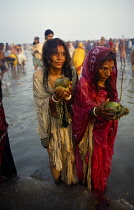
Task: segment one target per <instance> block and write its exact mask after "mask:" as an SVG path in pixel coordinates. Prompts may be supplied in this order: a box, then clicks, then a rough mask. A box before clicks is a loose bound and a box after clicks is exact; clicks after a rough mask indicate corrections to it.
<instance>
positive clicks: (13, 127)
mask: <svg viewBox="0 0 134 210" xmlns="http://www.w3.org/2000/svg"><path fill="white" fill-rule="evenodd" d="M26 56H27V58H28V61H27V65H26V66H25V70H24V71H23V72H22V71H17V72H16V75H12V74H11V72H10V71H9V73H8V74H6V75H5V78H4V80H5V82H6V83H7V86H4V87H3V97H4V98H3V103H4V108H5V113H6V118H7V122H8V123H9V126H10V127H9V138H10V144H11V149H12V153H13V156H14V160H15V163H16V167H17V170H18V174H19V176H21V177H32V178H34V180H40V181H44V180H45V181H46V183H47V182H48V183H49V184H50V183H51V187H52V188H54V186H53V185H54V184H53V179H52V176H51V173H50V171H49V164H48V157H47V153H46V150H45V149H43V148H42V146H41V145H40V140H39V137H38V135H37V133H36V126H37V117H36V113H35V109H34V103H33V92H32V77H33V72H34V68H33V64H32V57H31V55H30V52H28V53H27V54H26ZM118 92H119V97H121V103H122V104H123V105H124V106H126V107H127V108H129V111H130V114H129V115H128V116H125V117H123V118H121V119H120V121H119V130H118V135H117V138H116V143H115V152H114V156H113V162H112V172H111V174H110V177H109V182H108V190H107V195H108V196H110V197H111V199H114V200H116V201H119V202H122V203H125V204H126V205H129V204H131V205H134V72H133V71H132V67H131V63H130V58H129V57H128V58H127V63H126V67H125V68H122V67H121V65H120V62H119V60H118ZM62 190H63V189H62ZM65 191H66V190H65ZM65 191H64V190H63V193H65ZM78 191H79V193H80V194H81V193H82V192H81V189H78ZM126 209H128V207H126Z"/></svg>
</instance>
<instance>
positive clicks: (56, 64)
mask: <svg viewBox="0 0 134 210" xmlns="http://www.w3.org/2000/svg"><path fill="white" fill-rule="evenodd" d="M65 61H66V56H65V49H64V47H63V46H62V45H58V47H57V52H56V53H55V54H53V55H52V57H51V63H50V65H51V66H52V67H53V68H55V69H61V68H62V67H63V65H64V63H65Z"/></svg>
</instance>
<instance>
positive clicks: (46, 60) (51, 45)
mask: <svg viewBox="0 0 134 210" xmlns="http://www.w3.org/2000/svg"><path fill="white" fill-rule="evenodd" d="M58 45H62V46H63V47H64V49H65V57H66V60H65V63H64V65H63V67H62V70H63V74H64V76H65V77H68V78H69V79H70V81H71V80H72V68H71V58H70V54H69V51H68V48H67V46H66V44H65V43H64V42H63V41H62V40H61V39H59V38H55V39H49V40H48V41H47V42H46V43H45V44H44V45H43V49H42V60H43V71H44V76H43V83H44V86H45V89H46V90H47V87H48V76H49V73H50V68H49V66H50V63H51V57H52V55H53V54H55V53H56V52H57V47H58Z"/></svg>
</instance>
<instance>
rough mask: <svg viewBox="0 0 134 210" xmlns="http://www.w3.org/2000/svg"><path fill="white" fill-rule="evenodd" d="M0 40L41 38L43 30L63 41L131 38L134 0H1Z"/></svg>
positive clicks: (28, 41)
mask: <svg viewBox="0 0 134 210" xmlns="http://www.w3.org/2000/svg"><path fill="white" fill-rule="evenodd" d="M0 8H1V12H0V42H3V43H6V42H8V43H9V44H10V43H15V44H19V43H20V44H22V43H32V42H33V39H34V37H35V36H39V37H40V42H43V41H44V31H45V30H46V29H52V30H53V31H54V34H55V35H54V37H55V38H56V37H59V38H61V39H63V40H65V41H68V40H70V41H74V40H94V39H95V40H96V39H100V37H101V36H104V37H105V38H106V39H109V38H122V36H124V37H125V38H134V0H110V1H109V0H1V2H0Z"/></svg>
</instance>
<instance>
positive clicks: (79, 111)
mask: <svg viewBox="0 0 134 210" xmlns="http://www.w3.org/2000/svg"><path fill="white" fill-rule="evenodd" d="M110 52H111V50H110V49H109V48H106V47H103V46H97V47H96V48H94V49H92V50H91V51H90V52H89V54H88V55H87V57H86V59H85V62H84V66H83V71H82V77H81V79H80V80H79V83H78V85H77V88H76V95H75V99H74V104H73V134H74V141H75V143H76V145H77V146H76V171H77V176H78V179H79V181H82V180H83V164H85V162H86V164H88V162H89V161H91V164H90V166H89V165H88V166H87V167H91V187H92V188H93V189H95V190H97V191H100V192H103V191H104V190H105V187H106V183H107V179H108V176H109V173H110V166H111V159H112V155H113V148H114V141H115V137H116V133H117V127H118V121H117V120H112V121H107V120H105V119H104V118H102V117H100V116H93V115H92V113H91V110H92V108H94V107H95V106H99V105H100V104H102V103H103V102H105V101H106V100H107V99H108V98H110V97H109V93H108V91H107V90H106V88H101V87H99V88H98V87H97V85H96V82H95V81H96V73H97V72H98V70H99V68H100V66H101V63H102V61H103V60H104V58H105V57H106V56H107V55H108V54H109V53H110ZM116 79H117V67H116V64H115V66H114V69H113V72H112V73H111V76H110V84H111V86H112V88H113V90H114V95H113V96H112V97H111V98H110V101H118V96H117V90H116ZM92 123H93V129H92V131H90V133H91V132H92V142H93V150H92V154H89V153H91V151H89V150H88V149H87V148H84V149H85V150H87V151H86V153H87V154H86V156H85V158H84V159H83V157H82V156H81V149H80V144H81V142H82V141H83V142H84V135H85V132H86V130H87V127H88V126H89V125H90V124H92ZM84 149H83V150H84ZM86 170H87V169H86ZM85 181H86V182H87V183H88V176H87V178H86V180H85ZM89 186H90V184H88V187H89ZM89 188H90V187H89Z"/></svg>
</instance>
